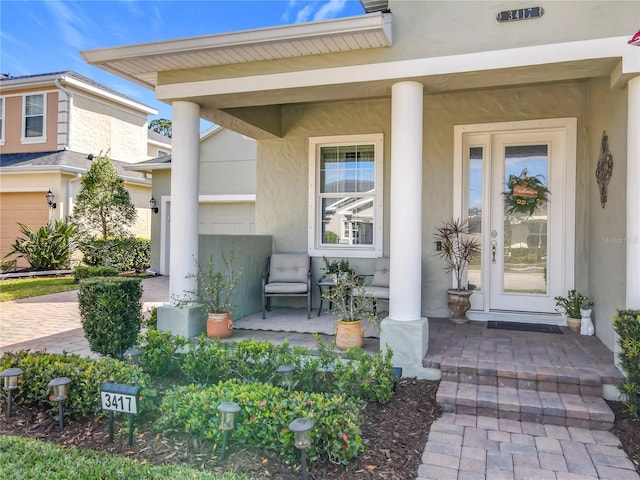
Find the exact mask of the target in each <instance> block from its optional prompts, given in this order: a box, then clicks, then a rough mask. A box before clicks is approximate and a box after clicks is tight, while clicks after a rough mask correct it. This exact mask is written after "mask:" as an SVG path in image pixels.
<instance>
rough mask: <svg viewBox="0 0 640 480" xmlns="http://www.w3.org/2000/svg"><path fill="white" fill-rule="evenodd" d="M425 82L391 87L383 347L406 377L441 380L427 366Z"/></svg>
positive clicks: (398, 84)
mask: <svg viewBox="0 0 640 480" xmlns="http://www.w3.org/2000/svg"><path fill="white" fill-rule="evenodd" d="M423 101H424V100H423V86H422V84H421V83H418V82H400V83H396V84H394V85H393V87H392V88H391V202H390V203H391V209H390V210H391V211H390V219H391V227H390V230H391V241H390V247H389V262H390V265H389V275H390V276H389V317H388V318H385V319H384V320H382V322H381V332H380V348H381V349H384V348H385V346H386V345H388V346H389V347H391V349H392V350H393V363H394V365H395V366H397V367H401V368H402V374H403V376H406V377H418V378H430V379H435V378H439V376H438V375H437V372H435V371H433V370H431V369H425V368H423V367H422V358H423V357H424V355H425V354H426V353H427V348H428V345H429V325H428V323H427V319H426V318H423V317H421V310H422V116H423Z"/></svg>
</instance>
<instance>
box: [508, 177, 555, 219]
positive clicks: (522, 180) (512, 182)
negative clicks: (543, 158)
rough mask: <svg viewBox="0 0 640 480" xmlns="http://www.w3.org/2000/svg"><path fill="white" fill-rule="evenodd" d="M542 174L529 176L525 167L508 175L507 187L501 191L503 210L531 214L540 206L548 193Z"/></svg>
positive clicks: (510, 212)
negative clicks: (516, 173)
mask: <svg viewBox="0 0 640 480" xmlns="http://www.w3.org/2000/svg"><path fill="white" fill-rule="evenodd" d="M541 178H542V175H535V176H533V177H530V176H528V175H527V169H526V168H525V169H524V170H522V173H521V174H520V175H519V176H518V175H509V182H508V185H507V186H508V188H509V190H508V191H506V192H503V195H504V204H505V211H506V212H507V213H508V214H514V213H519V214H522V215H527V216H531V215H533V213H534V212H535V211H536V210H537V209H538V208H539V207H541V206H543V205H544V204H546V203H547V202H548V201H549V199H548V198H547V195H548V194H549V193H550V192H549V190H548V189H547V187H545V185H544V183H542V180H541Z"/></svg>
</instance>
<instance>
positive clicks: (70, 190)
mask: <svg viewBox="0 0 640 480" xmlns="http://www.w3.org/2000/svg"><path fill="white" fill-rule="evenodd" d="M81 178H82V174H81V173H76V178H72V179H71V180H69V181H68V182H67V197H68V200H69V201H68V202H67V205H68V206H67V218H69V217H71V215H72V214H73V198H74V195H73V182H77V181H78V180H80V179H81Z"/></svg>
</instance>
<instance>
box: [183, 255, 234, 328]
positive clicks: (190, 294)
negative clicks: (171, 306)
mask: <svg viewBox="0 0 640 480" xmlns="http://www.w3.org/2000/svg"><path fill="white" fill-rule="evenodd" d="M220 257H221V259H222V268H221V269H219V270H218V269H217V264H216V262H215V261H214V257H213V255H211V256H210V257H209V259H208V260H207V261H206V262H205V263H204V264H203V265H200V264H199V263H198V262H197V261H196V267H197V270H196V273H192V274H189V275H187V276H186V278H195V279H196V280H197V290H185V292H184V296H182V297H180V298H174V300H175V301H176V306H178V307H185V306H193V305H195V306H199V307H200V308H202V310H203V311H204V312H205V313H206V314H207V336H208V337H211V338H228V337H229V336H231V333H232V331H233V321H232V318H231V311H232V310H233V307H234V305H233V304H232V303H231V302H230V297H231V294H232V293H233V291H234V290H235V288H236V287H237V286H238V283H239V282H240V272H237V273H236V272H234V270H233V250H231V251H230V252H229V254H226V255H225V254H224V253H221V254H220Z"/></svg>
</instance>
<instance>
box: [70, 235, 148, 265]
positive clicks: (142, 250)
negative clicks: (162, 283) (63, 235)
mask: <svg viewBox="0 0 640 480" xmlns="http://www.w3.org/2000/svg"><path fill="white" fill-rule="evenodd" d="M80 249H81V250H82V253H83V254H84V257H83V262H84V263H86V264H87V265H90V266H103V267H105V266H108V267H114V268H117V269H118V271H120V272H125V271H130V270H135V271H136V272H142V271H144V270H146V269H147V268H149V267H150V266H151V240H149V239H146V238H130V237H125V238H111V239H109V240H101V239H91V240H90V241H88V242H85V243H83V244H82V245H81V247H80Z"/></svg>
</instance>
